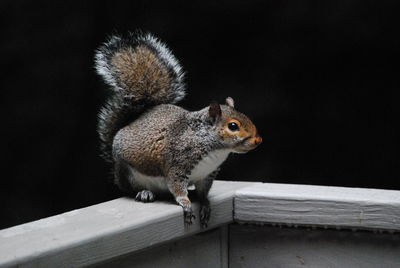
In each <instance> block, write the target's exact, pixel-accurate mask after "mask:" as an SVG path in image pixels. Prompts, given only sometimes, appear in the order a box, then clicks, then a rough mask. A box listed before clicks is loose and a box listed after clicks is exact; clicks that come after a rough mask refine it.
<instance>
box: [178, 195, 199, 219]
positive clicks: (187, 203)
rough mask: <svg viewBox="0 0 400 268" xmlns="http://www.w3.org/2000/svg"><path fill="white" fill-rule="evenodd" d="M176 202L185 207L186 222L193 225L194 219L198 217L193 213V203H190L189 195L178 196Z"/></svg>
mask: <svg viewBox="0 0 400 268" xmlns="http://www.w3.org/2000/svg"><path fill="white" fill-rule="evenodd" d="M176 202H177V203H178V204H179V205H180V206H181V207H182V208H183V217H184V220H185V224H188V225H191V224H192V223H193V221H192V220H194V219H196V216H195V215H194V214H193V210H192V203H190V200H189V199H188V198H187V197H177V198H176Z"/></svg>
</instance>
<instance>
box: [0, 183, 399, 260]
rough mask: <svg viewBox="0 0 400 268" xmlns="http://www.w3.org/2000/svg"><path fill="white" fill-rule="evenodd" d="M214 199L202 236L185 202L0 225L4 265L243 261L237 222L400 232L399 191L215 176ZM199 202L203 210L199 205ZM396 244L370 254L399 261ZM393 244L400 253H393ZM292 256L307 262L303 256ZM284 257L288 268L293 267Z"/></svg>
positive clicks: (106, 207)
mask: <svg viewBox="0 0 400 268" xmlns="http://www.w3.org/2000/svg"><path fill="white" fill-rule="evenodd" d="M210 201H211V206H212V215H211V220H210V223H209V227H208V228H207V230H210V231H208V232H205V233H204V234H202V235H200V236H199V235H196V234H197V233H202V232H204V231H207V230H204V229H201V227H200V225H199V223H198V218H199V217H198V216H197V219H196V221H195V223H194V224H193V225H191V226H185V225H184V222H183V213H182V209H181V208H180V207H179V206H177V205H175V204H173V203H168V202H155V203H147V204H143V203H138V202H135V201H134V200H132V199H129V198H119V199H116V200H112V201H109V202H105V203H101V204H98V205H95V206H91V207H87V208H83V209H78V210H74V211H71V212H67V213H64V214H60V215H57V216H54V217H49V218H46V219H42V220H39V221H35V222H31V223H27V224H22V225H19V226H15V227H12V228H8V229H4V230H0V267H80V266H86V265H94V264H96V265H98V266H99V267H129V266H131V265H132V263H134V264H135V265H136V266H135V267H156V266H157V264H156V263H157V262H159V263H158V265H160V263H161V264H163V265H162V266H164V267H172V266H174V267H189V266H190V267H236V266H237V267H240V265H242V264H243V263H241V262H245V261H246V260H247V259H246V258H245V256H244V257H243V259H242V258H241V257H240V256H239V255H240V254H244V253H242V252H241V251H240V250H239V249H240V247H238V246H235V245H236V244H235V241H236V242H237V239H236V238H235V237H231V236H232V234H234V233H235V232H236V231H237V230H240V232H236V233H238V235H237V237H239V236H240V234H243V233H245V234H246V236H247V234H248V233H246V232H244V231H243V228H241V227H238V226H237V225H232V226H231V225H230V224H232V223H233V222H239V223H257V224H266V225H267V226H268V227H266V228H267V229H266V230H267V231H268V230H271V228H273V227H271V226H270V224H279V225H282V224H283V225H285V226H295V227H296V226H311V227H324V228H331V227H333V228H335V229H343V228H344V229H357V230H360V229H362V230H373V231H379V232H384V234H382V235H381V236H382V237H389V238H390V239H392V238H393V237H398V233H397V232H399V231H400V191H389V190H377V189H358V188H343V187H323V186H306V185H286V184H267V183H265V184H263V183H256V182H254V183H249V182H223V181H216V182H215V183H214V186H213V188H212V190H211V192H210ZM194 208H195V210H196V211H198V207H197V204H194ZM238 228H239V229H238ZM252 228H253V227H252ZM229 230H231V231H229ZM252 230H253V229H252ZM254 230H258V231H259V232H261V233H262V232H267V231H265V230H264V229H263V230H261V229H260V230H259V229H257V228H255V229H254ZM283 230H285V229H283ZM290 230H292V229H290ZM304 230H306V229H304V228H303V229H298V230H297V231H296V232H304ZM328 231H329V230H328ZM328 231H325V230H318V232H325V234H326V233H327V232H328ZM251 232H253V231H251ZM251 232H250V233H251ZM279 232H280V233H282V232H284V233H285V234H286V233H288V232H292V231H282V230H281V231H279ZM279 232H274V233H275V234H276V233H279ZM334 232H338V231H334ZM346 232H347V231H346ZM340 233H342V232H340ZM350 234H351V232H350ZM370 234H373V233H372V232H371V233H370ZM368 235H369V234H368ZM376 235H380V234H376ZM350 236H351V235H349V237H350ZM228 237H230V238H229V239H228ZM302 237H303V236H302ZM321 237H323V236H321ZM271 238H272V236H271ZM265 239H268V237H267V238H265ZM385 239H386V238H385ZM386 240H387V239H386ZM173 241H176V242H173ZM229 241H232V245H231V244H229V245H228V243H231V242H229ZM260 241H261V240H260ZM278 241H279V240H278ZM296 241H297V240H296ZM307 241H308V240H307ZM275 242H276V241H275ZM260 243H261V242H260ZM262 243H264V242H262ZM393 243H394V244H393V245H392V244H391V245H390V247H389V246H388V247H382V249H379V248H377V249H376V251H374V250H372V252H376V254H377V258H378V260H379V256H383V255H382V254H383V252H385V254H386V255H385V260H386V261H388V262H387V263H388V264H390V265H392V264H394V265H397V264H399V265H400V240H394V242H393ZM188 245H191V246H188ZM239 245H240V243H239ZM250 245H251V244H250ZM254 245H257V243H255V242H254ZM313 245H314V244H313ZM329 245H330V244H329ZM331 246H332V245H331ZM277 248H279V247H277ZM200 249H201V250H200ZM152 250H155V251H157V254H156V255H154V254H153V253H152ZM391 250H392V251H393V250H394V252H396V250H398V252H399V254H398V255H396V254H394V255H393V254H392V255H390V254H391V253H390V252H391ZM179 252H181V253H179ZM254 252H257V251H254ZM282 252H290V251H288V250H287V249H285V250H284V251H282ZM354 252H357V249H356V250H354ZM163 254H164V255H163ZM174 254H175V255H174ZM210 254H211V255H210ZM238 254H239V255H238ZM371 254H372V253H371ZM371 254H370V255H369V256H373V254H372V255H371ZM388 254H389V255H388ZM153 255H154V256H157V257H151V256H153ZM264 255H265V254H264ZM264 255H263V256H264ZM278 255H279V254H278ZM163 256H164V257H163ZM238 256H239V257H238ZM265 256H268V255H265ZM274 256H275V255H274ZM307 256H308V255H307ZM396 256H398V257H396ZM189 257H190V258H189ZM286 257H287V256H286ZM193 258H195V259H202V260H203V261H200V260H197V261H194V260H193ZM269 258H270V257H269ZM255 259H257V258H254V256H253V257H252V258H251V260H252V261H254V260H255ZM172 260H173V261H172ZM205 261H206V262H207V263H204V262H205ZM294 261H295V262H296V263H297V264H299V265H304V264H305V263H306V262H305V260H304V259H303V257H301V256H299V258H297V257H296V258H295V259H294ZM307 261H308V260H307ZM303 262H304V263H303ZM283 263H284V264H285V266H282V267H295V266H292V265H291V264H290V263H287V262H283ZM296 263H294V264H296ZM369 263H371V262H369ZM314 264H315V263H314ZM316 264H318V262H316ZM319 264H320V263H319ZM146 265H147V266H146ZM204 265H206V266H204ZM252 265H254V263H253V264H252ZM277 265H278V264H277ZM341 265H342V267H346V265H344V263H341ZM343 265H344V266H343ZM256 266H257V265H256ZM249 267H251V266H249ZM267 267H268V266H267ZM271 267H274V266H271ZM302 267H304V266H302ZM305 267H307V266H305ZM315 267H317V266H315ZM322 267H323V266H322ZM332 267H335V266H332ZM338 267H340V266H338ZM365 267H367V266H365ZM388 267H389V266H388ZM399 267H400V266H399Z"/></svg>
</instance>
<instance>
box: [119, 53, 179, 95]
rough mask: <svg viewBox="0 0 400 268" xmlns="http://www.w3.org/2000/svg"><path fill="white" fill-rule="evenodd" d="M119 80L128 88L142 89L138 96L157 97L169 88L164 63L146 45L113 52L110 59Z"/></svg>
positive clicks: (169, 82)
mask: <svg viewBox="0 0 400 268" xmlns="http://www.w3.org/2000/svg"><path fill="white" fill-rule="evenodd" d="M111 64H112V66H114V67H115V69H116V72H117V75H118V78H119V82H120V83H124V86H126V87H127V88H130V89H135V90H136V91H137V90H142V91H143V92H140V91H139V92H138V93H139V94H136V96H137V97H138V98H143V96H151V97H152V98H153V99H156V100H157V99H158V98H159V96H165V95H166V94H167V91H169V90H170V86H171V81H172V80H171V77H170V75H169V72H168V70H167V68H165V66H164V63H163V62H161V61H160V60H159V58H158V57H157V56H156V55H155V54H154V53H153V52H152V51H151V50H150V49H148V48H147V47H145V46H138V47H136V48H127V49H125V50H121V51H119V52H117V53H115V55H114V57H113V58H112V60H111Z"/></svg>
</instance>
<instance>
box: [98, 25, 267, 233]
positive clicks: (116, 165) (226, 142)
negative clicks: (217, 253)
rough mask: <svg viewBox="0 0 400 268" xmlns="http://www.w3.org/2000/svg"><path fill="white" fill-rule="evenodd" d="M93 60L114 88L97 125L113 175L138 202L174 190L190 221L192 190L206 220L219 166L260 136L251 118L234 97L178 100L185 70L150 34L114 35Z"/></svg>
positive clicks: (182, 92) (252, 145) (182, 93)
mask: <svg viewBox="0 0 400 268" xmlns="http://www.w3.org/2000/svg"><path fill="white" fill-rule="evenodd" d="M95 67H96V70H97V73H98V74H100V75H101V76H102V77H103V79H104V81H105V82H106V83H107V84H108V85H109V86H110V87H111V96H110V97H109V99H108V101H107V102H106V104H105V105H104V106H103V108H102V109H101V111H100V113H99V124H98V132H99V135H100V142H101V151H102V156H103V158H104V159H105V160H106V161H108V162H110V163H111V164H112V165H113V174H114V182H115V183H116V184H117V186H118V187H119V188H120V189H121V190H122V191H124V192H126V193H127V194H133V195H134V196H136V197H135V199H136V200H137V201H141V202H152V201H154V200H155V197H156V196H157V195H163V194H165V193H171V194H172V195H173V196H174V198H175V200H176V202H177V203H178V204H179V205H180V206H182V207H183V211H184V221H185V223H186V224H191V223H192V220H193V219H195V216H194V214H193V211H192V206H191V201H190V200H189V198H188V190H194V191H195V194H196V196H197V197H198V200H199V203H200V223H201V224H202V226H205V227H206V226H207V223H208V221H209V218H210V212H211V209H210V204H209V200H208V197H207V196H208V192H209V190H210V188H211V185H212V183H213V180H214V178H215V177H216V175H217V173H218V170H219V166H220V165H221V164H222V163H223V162H224V161H225V160H226V158H227V157H228V155H229V154H230V153H246V152H248V151H250V150H252V149H254V148H256V147H257V146H258V145H259V144H260V143H261V141H262V139H261V137H260V136H259V135H258V133H257V129H256V127H255V126H254V124H253V123H252V122H251V121H250V119H248V118H247V117H246V116H245V115H244V114H242V113H240V112H238V111H236V110H235V109H234V101H233V99H232V98H230V97H228V98H227V99H226V101H225V102H226V103H225V104H223V105H220V104H218V103H217V102H212V103H211V104H210V105H209V106H208V107H206V108H204V109H202V110H200V111H194V112H190V111H187V110H185V109H183V108H181V107H178V106H176V105H174V104H175V103H177V102H178V101H180V100H181V99H182V98H183V97H184V96H185V84H184V82H183V77H184V73H183V71H182V68H181V66H180V64H179V62H178V61H177V60H176V59H175V57H174V56H173V55H172V53H171V51H170V50H169V49H168V48H167V47H166V46H165V44H163V43H161V42H160V41H159V40H158V39H157V38H155V37H154V36H152V35H151V34H143V33H140V32H136V33H129V34H128V36H126V37H121V36H112V37H110V38H109V40H108V41H107V42H105V43H104V44H103V45H102V46H101V47H100V48H99V49H98V50H97V51H96V55H95Z"/></svg>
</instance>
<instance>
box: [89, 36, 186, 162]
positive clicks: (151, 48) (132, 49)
mask: <svg viewBox="0 0 400 268" xmlns="http://www.w3.org/2000/svg"><path fill="white" fill-rule="evenodd" d="M95 63H96V64H95V67H96V70H97V73H98V74H100V75H101V76H102V77H103V79H104V80H105V82H106V83H107V84H108V85H109V86H110V87H111V90H112V95H111V96H110V98H109V99H108V101H107V103H106V104H105V105H104V106H103V108H102V109H101V111H100V113H99V123H98V132H99V135H100V141H101V151H102V156H103V158H104V159H105V160H107V161H112V143H113V139H114V136H115V134H116V133H117V132H118V130H120V129H121V128H123V127H124V126H126V125H127V124H129V123H130V122H132V121H133V120H134V119H135V118H137V117H138V116H139V115H140V114H141V113H143V112H144V111H145V110H147V109H149V108H150V107H152V106H155V105H158V104H163V103H171V104H173V103H176V102H178V101H179V100H181V99H182V98H183V97H184V96H185V87H184V83H183V76H184V74H183V71H182V68H181V66H180V65H179V63H178V61H177V60H176V59H175V57H174V56H173V55H172V53H171V52H170V50H169V49H168V48H167V47H166V46H165V45H164V44H163V43H161V42H160V41H159V40H158V39H157V38H155V37H153V36H152V35H150V34H142V33H131V34H129V35H128V37H127V38H122V37H120V36H112V37H111V38H109V40H108V41H107V42H106V43H104V44H103V45H102V46H101V47H100V48H99V49H98V50H97V51H96V56H95Z"/></svg>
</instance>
